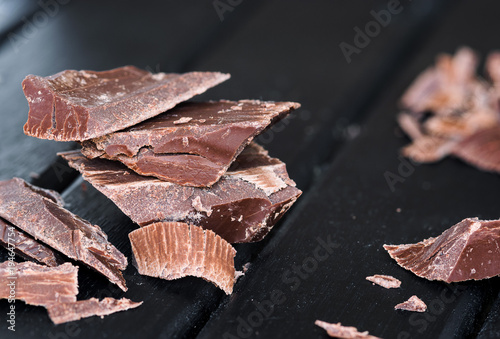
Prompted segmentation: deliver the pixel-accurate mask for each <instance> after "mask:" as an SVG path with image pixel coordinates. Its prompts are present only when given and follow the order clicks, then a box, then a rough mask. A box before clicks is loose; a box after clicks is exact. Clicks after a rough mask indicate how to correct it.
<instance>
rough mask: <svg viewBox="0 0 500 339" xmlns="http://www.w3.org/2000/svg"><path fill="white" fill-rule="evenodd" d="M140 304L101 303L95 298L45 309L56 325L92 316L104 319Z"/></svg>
mask: <svg viewBox="0 0 500 339" xmlns="http://www.w3.org/2000/svg"><path fill="white" fill-rule="evenodd" d="M141 304H142V302H133V301H131V300H129V299H126V298H122V299H114V298H104V299H103V300H101V301H99V300H98V299H96V298H91V299H87V300H79V301H73V302H66V303H57V304H53V305H50V306H49V307H47V311H48V312H49V317H50V320H52V322H53V323H54V324H56V325H58V324H63V323H67V322H69V321H75V320H80V319H82V318H88V317H93V316H100V317H101V318H104V316H105V315H109V314H112V313H116V312H121V311H126V310H128V309H131V308H136V307H139V306H140V305H141Z"/></svg>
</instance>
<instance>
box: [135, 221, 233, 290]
mask: <svg viewBox="0 0 500 339" xmlns="http://www.w3.org/2000/svg"><path fill="white" fill-rule="evenodd" d="M129 238H130V243H131V245H132V251H133V252H134V259H135V264H136V266H137V270H138V271H139V273H140V274H143V275H148V276H151V277H158V278H162V279H166V280H173V279H179V278H182V277H186V276H188V275H191V276H195V277H201V278H203V279H205V280H207V281H209V282H211V283H213V284H215V285H216V286H217V287H219V288H220V289H222V290H223V291H224V292H226V294H231V293H232V291H233V285H234V282H235V269H234V256H235V255H236V251H235V249H234V248H233V247H232V246H231V245H230V244H229V243H227V242H226V241H224V240H223V239H222V238H221V237H219V236H218V235H217V234H215V233H214V232H212V231H210V230H203V229H202V228H200V227H196V226H193V225H188V224H185V223H175V222H160V223H155V224H151V225H149V226H146V227H143V228H140V229H138V230H135V231H133V232H131V233H130V234H129Z"/></svg>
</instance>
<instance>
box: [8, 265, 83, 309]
mask: <svg viewBox="0 0 500 339" xmlns="http://www.w3.org/2000/svg"><path fill="white" fill-rule="evenodd" d="M0 281H1V282H2V283H1V284H0V299H18V300H24V302H26V303H27V304H30V305H38V306H40V305H41V306H47V305H51V304H54V303H66V302H74V301H76V295H77V294H78V267H76V266H73V265H71V264H70V263H65V264H63V265H60V266H57V267H48V266H45V265H38V264H35V263H33V262H28V261H27V262H22V263H16V262H12V261H10V260H9V261H4V262H3V263H1V264H0Z"/></svg>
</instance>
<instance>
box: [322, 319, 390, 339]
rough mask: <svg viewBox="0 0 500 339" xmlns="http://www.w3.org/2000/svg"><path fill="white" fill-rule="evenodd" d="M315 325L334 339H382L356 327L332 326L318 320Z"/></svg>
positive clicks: (338, 324)
mask: <svg viewBox="0 0 500 339" xmlns="http://www.w3.org/2000/svg"><path fill="white" fill-rule="evenodd" d="M314 324H315V325H316V326H319V327H321V328H322V329H324V330H325V331H326V332H327V333H328V335H329V336H330V337H333V338H343V339H380V338H379V337H375V336H373V335H370V334H368V331H365V332H359V331H358V329H357V328H356V327H352V326H342V324H341V323H337V324H331V323H327V322H325V321H321V320H316V321H315V322H314Z"/></svg>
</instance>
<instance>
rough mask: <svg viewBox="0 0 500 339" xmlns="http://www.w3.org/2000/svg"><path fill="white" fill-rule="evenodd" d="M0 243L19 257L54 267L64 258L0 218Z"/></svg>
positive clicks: (62, 261) (61, 262)
mask: <svg viewBox="0 0 500 339" xmlns="http://www.w3.org/2000/svg"><path fill="white" fill-rule="evenodd" d="M0 245H2V246H3V247H5V248H6V249H7V250H10V249H12V250H13V251H14V252H15V253H17V254H18V255H20V256H21V257H23V258H25V259H28V260H34V261H36V262H37V263H40V264H45V265H47V266H51V267H55V266H58V265H61V264H63V263H64V262H65V260H64V259H63V258H62V257H61V256H60V255H59V253H57V252H55V251H54V250H53V249H52V248H50V247H48V246H46V245H45V244H43V243H41V242H39V241H37V240H35V239H33V238H32V237H30V236H29V235H27V234H26V233H24V232H22V231H19V230H18V229H17V228H16V227H14V226H13V225H12V224H10V223H8V222H6V221H4V220H2V219H1V218H0Z"/></svg>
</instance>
